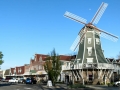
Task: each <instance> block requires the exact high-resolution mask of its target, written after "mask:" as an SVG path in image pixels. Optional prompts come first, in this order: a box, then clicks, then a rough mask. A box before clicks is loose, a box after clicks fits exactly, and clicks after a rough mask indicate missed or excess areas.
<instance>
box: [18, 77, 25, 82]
mask: <svg viewBox="0 0 120 90" xmlns="http://www.w3.org/2000/svg"><path fill="white" fill-rule="evenodd" d="M25 82H26V80H25V79H23V78H21V79H20V80H18V83H25Z"/></svg>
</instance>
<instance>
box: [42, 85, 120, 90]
mask: <svg viewBox="0 0 120 90" xmlns="http://www.w3.org/2000/svg"><path fill="white" fill-rule="evenodd" d="M40 86H41V88H42V89H43V90H120V87H108V86H105V85H86V87H87V88H68V87H67V85H66V84H56V87H54V86H51V87H48V86H47V85H46V84H40Z"/></svg>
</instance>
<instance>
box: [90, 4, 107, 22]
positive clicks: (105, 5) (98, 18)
mask: <svg viewBox="0 0 120 90" xmlns="http://www.w3.org/2000/svg"><path fill="white" fill-rule="evenodd" d="M107 6H108V4H107V3H102V4H101V6H100V7H99V9H98V11H97V12H96V14H95V16H94V17H93V19H92V21H91V23H92V24H97V23H98V21H99V20H100V18H101V16H102V14H103V13H104V11H105V9H106V8H107Z"/></svg>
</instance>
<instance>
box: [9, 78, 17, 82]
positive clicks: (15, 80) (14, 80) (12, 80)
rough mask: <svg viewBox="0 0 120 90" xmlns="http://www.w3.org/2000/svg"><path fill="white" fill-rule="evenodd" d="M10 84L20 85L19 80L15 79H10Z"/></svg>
mask: <svg viewBox="0 0 120 90" xmlns="http://www.w3.org/2000/svg"><path fill="white" fill-rule="evenodd" d="M8 82H10V83H18V79H16V78H13V79H10V80H9V81H8Z"/></svg>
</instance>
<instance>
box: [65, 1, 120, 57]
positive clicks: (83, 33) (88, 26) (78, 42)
mask: <svg viewBox="0 0 120 90" xmlns="http://www.w3.org/2000/svg"><path fill="white" fill-rule="evenodd" d="M107 6H108V4H107V3H104V2H102V4H101V5H100V7H99V9H98V10H97V12H96V14H95V15H94V17H93V19H92V20H91V22H89V23H87V20H86V19H84V18H82V17H79V16H77V15H75V14H72V13H70V12H68V11H66V12H65V14H64V16H65V17H67V18H69V19H72V20H74V21H76V22H78V23H81V24H83V25H84V27H83V28H82V30H80V32H79V33H78V36H77V38H76V39H75V41H74V43H73V44H72V46H71V48H70V49H71V50H72V51H75V50H76V48H77V47H78V46H79V51H78V54H79V52H80V50H82V48H81V47H80V46H82V45H83V43H84V44H85V43H86V42H85V41H86V39H85V38H87V39H88V43H91V42H93V44H94V43H95V42H96V43H99V44H100V37H99V36H101V37H104V38H106V39H109V40H112V41H115V42H116V41H117V40H118V37H117V36H115V35H113V34H111V33H108V32H106V31H104V30H101V29H99V28H97V27H96V26H95V25H94V24H97V23H98V21H99V20H100V18H101V16H102V14H103V13H104V11H105V9H106V8H107ZM90 31H91V33H92V35H91V36H89V35H88V32H90ZM93 36H94V38H93ZM92 39H93V40H92ZM95 39H96V40H95ZM91 44H92V43H91ZM88 46H89V47H90V48H91V47H94V46H92V45H88ZM95 46H96V44H95ZM85 47H86V45H84V47H83V48H85ZM89 47H88V48H89ZM86 48H87V47H86ZM90 48H89V49H88V51H89V52H91V53H92V51H90ZM94 48H95V50H94V53H95V51H96V49H97V48H96V47H94ZM99 49H101V44H100V47H99ZM83 52H84V53H85V51H83ZM100 53H101V54H102V49H101V51H100ZM89 56H90V55H89ZM78 57H79V56H78ZM102 57H104V56H103V55H102ZM79 58H80V57H79ZM96 58H97V57H96Z"/></svg>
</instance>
